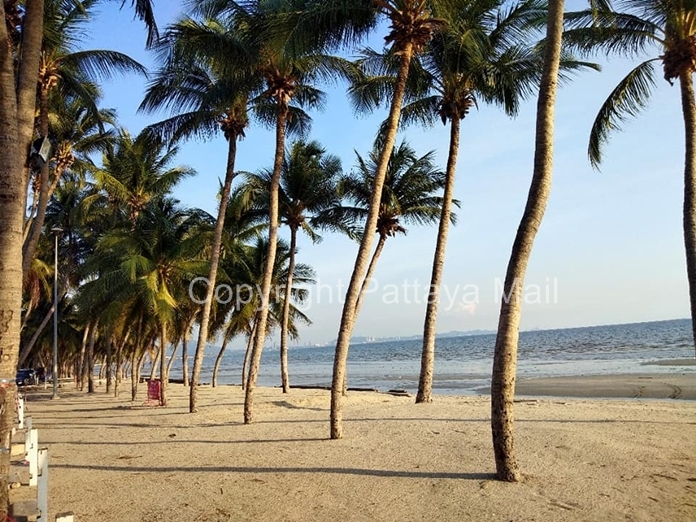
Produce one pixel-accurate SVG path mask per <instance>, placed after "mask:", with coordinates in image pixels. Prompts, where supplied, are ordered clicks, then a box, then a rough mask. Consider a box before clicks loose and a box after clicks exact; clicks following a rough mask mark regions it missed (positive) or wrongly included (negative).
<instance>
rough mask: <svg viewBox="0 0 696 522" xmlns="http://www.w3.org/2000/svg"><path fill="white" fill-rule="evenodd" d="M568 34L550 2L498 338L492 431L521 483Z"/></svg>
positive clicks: (500, 468)
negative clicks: (525, 310) (530, 333)
mask: <svg viewBox="0 0 696 522" xmlns="http://www.w3.org/2000/svg"><path fill="white" fill-rule="evenodd" d="M562 33H563V0H551V1H550V2H549V13H548V26H547V30H546V46H545V49H544V64H543V68H542V74H541V82H540V85H539V99H538V102H537V121H536V138H535V144H534V173H533V175H532V184H531V187H530V189H529V195H528V197H527V205H526V207H525V209H524V214H523V216H522V221H521V222H520V226H519V228H518V229H517V235H516V236H515V242H514V243H513V246H512V253H511V254H510V261H509V263H508V269H507V273H506V275H505V284H504V286H503V298H502V302H501V304H500V319H499V322H498V335H497V337H496V340H495V352H494V355H493V375H492V377H491V431H492V436H493V451H494V453H495V466H496V475H497V477H498V479H499V480H504V481H508V482H516V481H519V480H520V479H521V475H520V471H519V466H518V464H517V457H516V455H515V445H514V431H513V424H514V416H513V415H514V411H513V409H514V408H513V407H514V403H513V400H514V398H515V375H516V371H517V341H518V339H519V326H520V316H521V313H522V289H523V287H524V276H525V273H526V271H527V263H528V262H529V257H530V255H531V253H532V246H533V243H534V237H535V236H536V233H537V231H538V230H539V227H540V226H541V221H542V219H543V217H544V212H545V210H546V204H547V202H548V199H549V195H550V193H551V179H552V176H553V131H554V112H555V104H556V87H557V83H558V67H559V63H560V56H561V36H562Z"/></svg>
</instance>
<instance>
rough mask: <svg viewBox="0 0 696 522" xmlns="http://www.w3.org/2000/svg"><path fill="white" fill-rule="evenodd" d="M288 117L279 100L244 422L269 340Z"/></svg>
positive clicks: (248, 416)
mask: <svg viewBox="0 0 696 522" xmlns="http://www.w3.org/2000/svg"><path fill="white" fill-rule="evenodd" d="M287 117H288V107H287V104H283V103H282V102H281V103H279V108H278V119H277V121H276V144H275V147H276V149H275V159H274V161H273V176H272V177H271V187H270V191H271V193H270V204H269V212H268V214H269V223H268V251H267V252H266V266H265V267H264V272H263V280H262V281H261V295H260V296H259V298H260V300H261V309H260V310H259V314H258V320H257V322H256V337H255V338H254V346H253V348H252V350H251V361H250V366H249V379H248V380H247V386H246V393H245V396H244V424H249V423H251V422H252V420H253V409H254V387H255V386H256V379H257V377H258V375H259V366H260V364H261V353H262V352H263V345H264V342H265V341H266V323H267V321H268V308H269V305H270V303H269V300H270V296H271V283H272V282H273V265H274V264H275V256H276V248H277V246H278V244H277V240H278V189H279V187H280V174H281V171H282V169H283V159H284V156H285V124H286V122H287Z"/></svg>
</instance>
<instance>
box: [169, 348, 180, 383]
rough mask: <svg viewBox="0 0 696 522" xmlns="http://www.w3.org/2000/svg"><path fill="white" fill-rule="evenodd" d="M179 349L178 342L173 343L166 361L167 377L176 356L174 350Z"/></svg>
mask: <svg viewBox="0 0 696 522" xmlns="http://www.w3.org/2000/svg"><path fill="white" fill-rule="evenodd" d="M178 349H179V343H176V342H175V343H174V350H173V351H172V354H171V355H170V356H169V361H168V362H167V378H169V375H171V371H172V366H173V365H174V358H175V357H176V351H177V350H178Z"/></svg>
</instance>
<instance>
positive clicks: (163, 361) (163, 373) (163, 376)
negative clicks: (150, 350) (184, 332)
mask: <svg viewBox="0 0 696 522" xmlns="http://www.w3.org/2000/svg"><path fill="white" fill-rule="evenodd" d="M160 331H161V334H160V335H161V337H162V341H161V345H162V346H161V347H160V406H166V405H167V384H168V383H169V375H168V374H167V325H166V324H164V323H162V326H161V329H160Z"/></svg>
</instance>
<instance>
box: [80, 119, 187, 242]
mask: <svg viewBox="0 0 696 522" xmlns="http://www.w3.org/2000/svg"><path fill="white" fill-rule="evenodd" d="M177 153H178V148H177V147H170V148H168V149H167V148H166V147H165V145H164V144H163V143H161V142H159V143H154V142H153V141H152V140H151V139H150V134H149V132H148V131H147V130H143V131H142V132H141V133H140V134H139V135H138V136H136V138H135V139H133V138H132V137H131V135H130V134H129V133H128V131H126V130H122V131H120V133H119V136H118V138H117V139H116V144H115V147H114V149H113V150H110V151H108V152H107V153H106V154H104V157H103V159H102V166H101V167H99V168H95V169H93V171H92V176H93V177H94V179H95V180H96V183H97V186H98V187H100V188H102V189H103V191H102V192H98V193H95V194H94V195H93V196H91V197H88V198H87V201H86V204H87V205H93V204H95V203H96V201H97V200H100V199H103V198H106V199H107V200H108V203H109V206H110V208H111V209H112V210H113V212H114V213H116V214H118V216H117V218H118V219H123V220H126V221H128V222H129V223H130V225H131V227H132V228H133V229H135V228H136V226H137V223H138V219H139V217H140V214H141V212H142V211H143V210H144V209H145V208H146V206H147V205H148V204H149V203H150V202H152V201H156V200H157V199H159V198H162V197H163V196H165V195H166V194H168V193H169V192H170V191H171V189H172V188H173V187H174V186H175V185H176V184H177V183H179V182H180V181H181V180H182V179H184V178H186V177H188V176H192V175H193V174H194V171H193V169H191V168H189V167H185V166H179V165H177V166H175V167H171V163H172V161H173V160H174V158H175V156H176V154H177ZM124 213H125V214H124ZM122 214H123V215H122Z"/></svg>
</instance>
